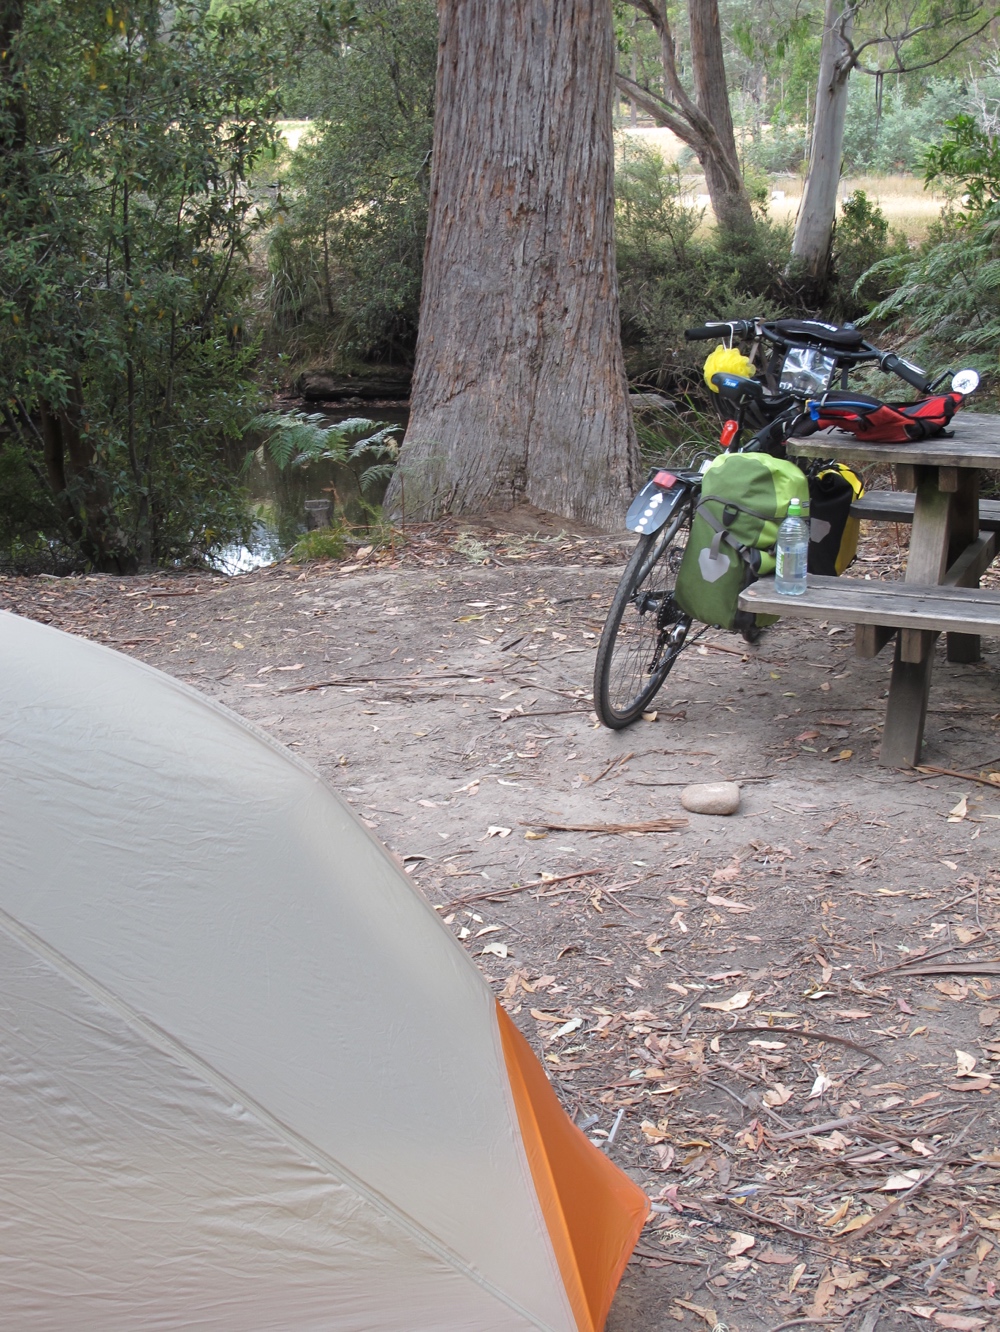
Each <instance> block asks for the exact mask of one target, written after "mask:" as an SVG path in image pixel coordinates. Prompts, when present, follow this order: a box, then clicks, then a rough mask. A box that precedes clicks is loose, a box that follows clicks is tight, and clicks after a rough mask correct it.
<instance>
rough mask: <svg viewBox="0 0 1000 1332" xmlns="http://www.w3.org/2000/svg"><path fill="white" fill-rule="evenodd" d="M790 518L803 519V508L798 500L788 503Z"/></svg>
mask: <svg viewBox="0 0 1000 1332" xmlns="http://www.w3.org/2000/svg"><path fill="white" fill-rule="evenodd" d="M788 516H789V518H801V517H802V506H801V505H800V503H799V501H798V500H797V499H792V500H789V501H788Z"/></svg>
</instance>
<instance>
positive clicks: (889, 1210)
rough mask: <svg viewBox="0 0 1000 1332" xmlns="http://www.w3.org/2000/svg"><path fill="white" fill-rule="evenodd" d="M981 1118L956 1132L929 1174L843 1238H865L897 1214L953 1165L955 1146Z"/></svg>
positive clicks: (971, 1120) (979, 1116)
mask: <svg viewBox="0 0 1000 1332" xmlns="http://www.w3.org/2000/svg"><path fill="white" fill-rule="evenodd" d="M981 1118H982V1113H981V1112H980V1113H979V1114H977V1115H973V1117H972V1118H971V1119H970V1120H969V1122H968V1123H967V1124H966V1126H965V1128H963V1129H962V1130H961V1131H960V1132H958V1133H956V1134H955V1136H954V1138H952V1140H951V1143H950V1144H949V1147H948V1150H947V1152H945V1154H944V1156H942V1158H941V1160H940V1161H938V1163H937V1165H936V1166H934V1167H932V1169H930V1170H928V1172H927V1174H926V1175H923V1176H922V1177H921V1178H920V1179H918V1180H917V1182H916V1184H913V1185H911V1186H910V1188H908V1189H907V1190H906V1191H905V1193H901V1194H900V1195H899V1197H898V1198H895V1199H894V1200H893V1201H892V1202H891V1203H890V1204H889V1206H888V1207H883V1208H882V1210H881V1212H878V1213H877V1214H876V1215H875V1216H873V1217H872V1219H871V1220H870V1221H866V1222H865V1224H864V1225H863V1226H860V1227H859V1228H858V1229H857V1230H854V1231H852V1232H851V1234H850V1235H844V1236H843V1237H842V1238H844V1239H852V1240H859V1239H864V1237H865V1236H866V1235H870V1234H871V1233H872V1231H873V1230H877V1229H878V1227H879V1226H881V1225H883V1224H884V1223H885V1222H886V1221H888V1220H889V1218H890V1217H892V1216H895V1215H896V1213H897V1212H898V1211H899V1209H900V1208H901V1207H902V1205H903V1204H904V1203H905V1202H907V1201H908V1200H909V1199H910V1198H912V1197H913V1195H914V1194H915V1193H916V1192H917V1191H918V1190H919V1189H922V1188H924V1187H925V1186H926V1185H928V1184H929V1183H930V1182H931V1180H932V1179H933V1178H934V1176H935V1175H936V1174H937V1173H938V1171H940V1170H943V1169H944V1168H945V1166H946V1165H951V1164H952V1163H953V1162H954V1161H955V1159H956V1153H955V1148H956V1147H957V1146H958V1144H959V1143H960V1142H961V1141H962V1139H963V1138H964V1137H966V1135H967V1134H968V1132H969V1130H970V1129H971V1128H973V1127H975V1125H976V1124H978V1123H979V1121H980V1119H981Z"/></svg>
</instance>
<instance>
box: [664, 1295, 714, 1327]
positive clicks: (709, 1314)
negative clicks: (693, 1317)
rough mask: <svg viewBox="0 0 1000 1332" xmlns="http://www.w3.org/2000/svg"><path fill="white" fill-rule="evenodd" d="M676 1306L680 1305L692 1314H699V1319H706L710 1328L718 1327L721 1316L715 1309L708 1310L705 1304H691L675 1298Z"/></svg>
mask: <svg viewBox="0 0 1000 1332" xmlns="http://www.w3.org/2000/svg"><path fill="white" fill-rule="evenodd" d="M674 1304H679V1305H680V1307H681V1308H682V1309H687V1310H688V1311H689V1312H690V1313H693V1314H697V1315H698V1317H699V1318H704V1320H705V1322H706V1323H707V1324H708V1325H709V1327H717V1326H718V1323H719V1315H718V1314H717V1313H716V1312H715V1310H714V1309H708V1308H706V1307H705V1306H704V1305H703V1304H691V1303H690V1301H689V1300H679V1299H677V1298H676V1297H675V1299H674Z"/></svg>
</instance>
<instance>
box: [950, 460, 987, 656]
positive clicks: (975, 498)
mask: <svg viewBox="0 0 1000 1332" xmlns="http://www.w3.org/2000/svg"><path fill="white" fill-rule="evenodd" d="M978 536H979V473H978V472H976V471H972V470H971V469H967V468H962V469H961V470H960V471H959V472H958V476H957V486H956V489H955V492H954V495H953V497H952V504H951V525H950V535H949V542H948V562H949V564H951V563H952V562H953V561H954V560H956V559H958V557H959V555H961V553H962V551H963V550H965V548H966V547H967V546H971V545H972V543H973V541H975V540H976V538H977V537H978ZM963 586H964V587H978V586H979V577H978V575H977V577H976V578H975V579H969V581H968V582H967V583H965V582H963ZM947 657H948V660H949V661H954V662H969V661H979V660H980V658H981V657H982V651H981V640H980V638H979V635H978V634H949V635H948V648H947Z"/></svg>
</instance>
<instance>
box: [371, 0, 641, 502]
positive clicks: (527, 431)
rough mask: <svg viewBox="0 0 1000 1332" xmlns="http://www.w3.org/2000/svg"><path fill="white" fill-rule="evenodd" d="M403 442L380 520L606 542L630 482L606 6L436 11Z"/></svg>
mask: <svg viewBox="0 0 1000 1332" xmlns="http://www.w3.org/2000/svg"><path fill="white" fill-rule="evenodd" d="M439 16H440V47H439V58H438V76H437V109H436V113H435V125H434V153H433V163H432V178H431V196H430V216H429V223H428V233H427V244H426V249H425V259H424V278H423V290H422V292H421V302H420V331H419V336H418V340H417V354H416V365H415V368H414V375H413V394H412V404H411V414H410V423H409V428H408V429H407V432H406V437H405V439H404V442H403V447H402V450H401V453H400V460H399V466H398V468H397V469H396V474H395V476H394V478H393V481H392V483H391V484H390V487H389V491H388V493H387V496H386V506H387V509H388V511H389V512H391V513H393V514H395V515H399V514H401V513H402V514H404V516H405V517H406V518H414V519H429V518H434V517H437V516H438V515H440V514H443V513H468V512H475V511H477V510H483V509H488V508H494V509H508V508H511V507H513V506H514V505H515V504H517V503H519V502H522V501H526V502H529V503H531V504H534V505H536V506H538V507H539V508H541V509H545V510H548V511H549V512H552V513H558V514H561V515H563V516H565V517H570V518H577V519H581V520H584V521H587V522H591V523H595V524H598V525H602V526H610V525H618V524H619V523H620V522H621V516H622V512H623V508H622V506H623V504H624V503H625V502H626V501H627V499H628V498H629V497H630V493H631V491H632V488H633V487H634V486H635V484H636V481H637V478H638V450H637V446H636V442H635V435H634V431H633V428H632V419H631V412H630V409H629V403H628V385H627V382H626V377H625V366H624V358H623V356H622V348H621V334H620V329H619V313H618V288H617V277H616V273H615V253H614V200H613V166H614V152H613V142H612V128H611V101H612V95H613V89H614V61H615V52H614V40H613V31H612V22H611V6H610V5H608V4H607V3H606V0H561V2H560V3H559V4H558V5H553V4H551V2H550V0H440V3H439Z"/></svg>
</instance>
